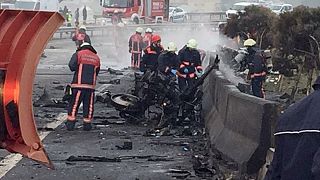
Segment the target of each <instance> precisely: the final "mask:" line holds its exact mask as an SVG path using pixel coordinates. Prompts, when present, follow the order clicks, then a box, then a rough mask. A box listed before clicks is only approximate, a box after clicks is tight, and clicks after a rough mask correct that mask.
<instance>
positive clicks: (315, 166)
mask: <svg viewBox="0 0 320 180" xmlns="http://www.w3.org/2000/svg"><path fill="white" fill-rule="evenodd" d="M313 89H314V90H315V91H314V92H313V93H311V94H310V95H309V96H307V97H305V98H304V99H302V100H301V101H299V102H297V103H295V104H293V105H291V106H289V108H288V109H287V110H285V111H284V113H283V114H281V115H280V117H279V120H278V121H277V127H276V131H275V134H274V135H275V152H274V155H273V160H272V163H271V165H270V166H269V167H268V172H267V175H266V177H265V180H302V179H306V180H318V179H320V123H319V122H320V121H319V116H320V111H319V108H320V77H318V78H317V80H316V81H315V83H314V85H313Z"/></svg>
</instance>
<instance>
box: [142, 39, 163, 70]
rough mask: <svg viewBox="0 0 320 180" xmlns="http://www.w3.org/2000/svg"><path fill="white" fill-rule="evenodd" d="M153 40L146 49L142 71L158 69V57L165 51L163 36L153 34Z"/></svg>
mask: <svg viewBox="0 0 320 180" xmlns="http://www.w3.org/2000/svg"><path fill="white" fill-rule="evenodd" d="M151 41H152V43H151V45H150V46H148V47H147V48H146V49H145V50H144V55H143V57H142V61H141V64H140V70H141V71H142V72H146V71H147V70H148V69H150V70H151V71H155V70H157V67H158V57H159V55H160V53H161V52H162V51H163V47H162V45H161V37H160V36H159V35H153V36H152V40H151Z"/></svg>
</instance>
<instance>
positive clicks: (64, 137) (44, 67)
mask: <svg viewBox="0 0 320 180" xmlns="http://www.w3.org/2000/svg"><path fill="white" fill-rule="evenodd" d="M94 41H95V39H93V42H94ZM96 41H97V40H96ZM97 44H98V45H97V46H96V48H97V51H98V53H99V55H100V56H101V57H102V71H101V74H100V76H99V78H98V88H99V86H102V85H101V84H99V82H102V81H103V82H105V81H108V80H112V79H115V78H120V82H121V83H120V84H109V85H103V88H106V89H108V90H110V91H111V92H112V93H128V92H129V91H130V89H131V88H132V87H133V83H134V81H133V80H134V77H133V71H130V70H123V71H122V72H123V73H124V75H120V76H119V75H113V74H110V73H108V72H107V71H106V69H107V68H108V67H112V68H115V69H122V68H124V67H125V66H126V64H129V62H125V61H123V62H120V63H119V59H115V58H112V57H113V56H114V55H113V54H112V52H108V51H106V50H104V49H105V48H106V47H107V48H106V49H108V47H109V49H112V46H110V45H109V43H108V42H99V43H97ZM45 52H46V56H47V57H46V58H42V59H41V61H40V64H39V66H38V70H37V76H36V79H35V82H34V94H33V99H34V101H35V102H37V103H38V105H37V106H35V107H34V114H35V117H36V123H37V127H38V128H39V131H40V132H42V131H46V133H49V135H48V136H47V137H46V138H45V139H44V140H43V143H44V146H45V149H46V151H47V153H48V155H49V157H50V159H51V160H52V162H53V164H54V166H55V170H51V169H48V168H46V167H44V166H43V165H40V164H38V163H37V162H34V161H32V160H29V159H26V158H23V159H22V160H21V161H19V162H18V163H17V164H15V165H14V167H13V168H12V169H11V170H10V171H9V172H7V173H6V174H5V175H4V176H3V177H2V178H1V179H4V180H9V179H12V180H17V179H39V180H40V179H41V180H43V179H48V180H51V179H52V180H53V179H68V180H69V179H70V180H72V179H75V180H82V179H110V180H113V179H114V180H122V179H123V180H127V179H141V180H142V179H176V178H177V177H184V178H188V179H198V177H197V176H196V174H195V172H194V170H193V163H192V156H193V155H194V152H192V142H198V143H199V142H201V141H202V140H200V141H199V137H193V136H189V137H188V136H187V137H185V136H157V137H156V136H145V132H146V131H147V130H148V129H150V126H147V125H143V124H130V123H127V122H125V120H124V119H121V118H120V117H119V115H118V112H117V111H116V110H115V109H114V108H113V107H111V106H108V105H107V104H105V103H101V102H96V103H95V116H94V117H95V119H94V124H95V125H96V126H95V128H94V129H93V130H92V131H90V132H85V131H82V129H81V125H82V119H81V112H80V115H78V123H77V129H76V130H75V131H72V132H69V131H67V130H66V129H65V127H64V124H63V123H62V124H61V125H59V126H58V127H57V128H55V129H51V128H50V127H48V124H49V123H54V122H58V120H57V118H58V119H59V118H60V120H61V115H64V114H65V113H66V109H65V108H57V107H41V106H43V105H45V104H48V103H49V104H50V103H52V101H51V99H52V98H61V97H62V96H63V93H64V92H63V87H64V86H65V85H66V84H67V83H69V82H70V81H71V78H72V73H71V72H70V71H69V70H68V67H67V63H68V60H69V57H71V55H72V53H73V52H74V44H73V42H71V41H70V40H59V41H51V42H50V43H49V45H48V48H47V49H46V50H45ZM106 59H107V60H106ZM112 60H113V61H112ZM44 94H45V95H44ZM40 97H41V101H38V100H39V98H40ZM39 105H40V106H39ZM62 117H63V116H62ZM200 139H201V137H200ZM124 142H132V150H119V149H118V148H117V147H116V146H121V145H123V144H124ZM7 155H8V153H7V152H5V151H1V156H2V157H3V158H5V157H6V156H7ZM71 156H74V157H78V156H91V157H96V158H99V157H100V158H101V157H105V158H110V159H111V161H116V162H93V161H90V160H86V161H69V160H70V157H71ZM68 158H69V160H68ZM5 165H6V164H5V163H4V164H3V166H5ZM0 169H1V167H0Z"/></svg>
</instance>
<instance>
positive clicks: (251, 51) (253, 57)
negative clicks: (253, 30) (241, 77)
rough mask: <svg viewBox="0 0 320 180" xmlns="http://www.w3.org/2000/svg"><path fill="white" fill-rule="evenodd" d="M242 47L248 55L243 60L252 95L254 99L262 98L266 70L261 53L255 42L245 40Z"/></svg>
mask: <svg viewBox="0 0 320 180" xmlns="http://www.w3.org/2000/svg"><path fill="white" fill-rule="evenodd" d="M243 45H244V46H245V47H246V48H247V52H248V55H247V56H246V58H245V61H246V65H247V67H248V69H249V73H248V80H251V88H252V93H253V95H254V96H256V97H260V98H264V97H265V95H264V92H263V82H264V81H265V78H266V75H267V72H268V69H267V65H266V61H265V59H264V56H263V55H262V51H261V50H260V49H259V48H256V47H255V46H256V41H255V40H253V39H247V40H246V41H244V43H243Z"/></svg>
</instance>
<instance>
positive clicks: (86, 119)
mask: <svg viewBox="0 0 320 180" xmlns="http://www.w3.org/2000/svg"><path fill="white" fill-rule="evenodd" d="M69 68H70V70H71V71H74V76H73V80H72V83H71V88H72V97H71V99H70V101H69V105H68V118H67V122H66V123H65V124H66V127H67V130H69V131H72V130H74V127H75V123H76V115H77V112H78V108H79V105H80V104H81V103H82V104H83V130H85V131H89V130H91V129H92V125H91V122H92V119H93V110H94V90H95V85H96V79H97V76H98V73H99V70H100V59H99V56H98V55H97V52H96V50H95V49H94V48H93V47H92V46H91V45H90V44H89V43H87V42H84V43H82V44H81V45H80V48H79V49H78V50H77V51H76V52H75V53H74V54H73V55H72V57H71V60H70V62H69Z"/></svg>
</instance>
